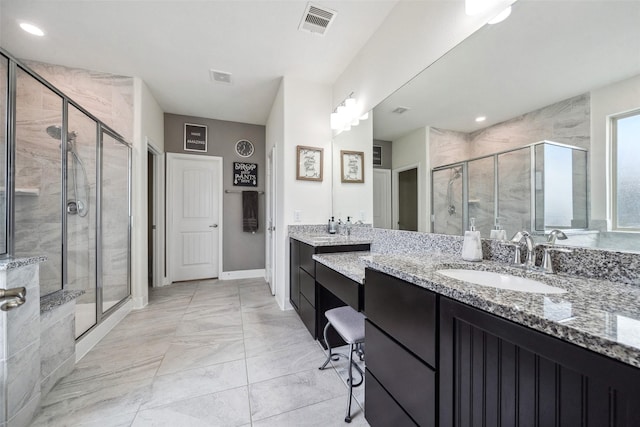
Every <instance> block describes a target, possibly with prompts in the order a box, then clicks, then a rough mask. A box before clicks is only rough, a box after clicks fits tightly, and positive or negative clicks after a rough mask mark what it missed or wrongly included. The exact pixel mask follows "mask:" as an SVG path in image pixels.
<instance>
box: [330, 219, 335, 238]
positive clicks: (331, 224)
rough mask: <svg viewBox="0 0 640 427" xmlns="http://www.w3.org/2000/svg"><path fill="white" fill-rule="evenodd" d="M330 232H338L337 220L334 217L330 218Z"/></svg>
mask: <svg viewBox="0 0 640 427" xmlns="http://www.w3.org/2000/svg"><path fill="white" fill-rule="evenodd" d="M329 234H336V222H335V221H334V220H333V217H331V219H330V220H329Z"/></svg>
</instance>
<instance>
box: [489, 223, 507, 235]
mask: <svg viewBox="0 0 640 427" xmlns="http://www.w3.org/2000/svg"><path fill="white" fill-rule="evenodd" d="M489 238H490V239H497V240H507V230H503V229H502V226H501V225H500V218H499V217H496V222H495V226H494V227H493V230H491V235H490V236H489Z"/></svg>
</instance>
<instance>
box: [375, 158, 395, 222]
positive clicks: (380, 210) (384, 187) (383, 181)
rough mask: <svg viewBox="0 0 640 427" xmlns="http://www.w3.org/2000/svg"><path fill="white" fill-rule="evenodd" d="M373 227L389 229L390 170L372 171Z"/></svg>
mask: <svg viewBox="0 0 640 427" xmlns="http://www.w3.org/2000/svg"><path fill="white" fill-rule="evenodd" d="M373 226H374V227H377V228H391V170H389V169H374V170H373Z"/></svg>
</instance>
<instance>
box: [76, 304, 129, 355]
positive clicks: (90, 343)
mask: <svg viewBox="0 0 640 427" xmlns="http://www.w3.org/2000/svg"><path fill="white" fill-rule="evenodd" d="M132 309H133V301H132V300H129V301H127V302H126V303H125V304H123V305H122V307H120V308H119V309H118V310H116V311H115V312H113V313H111V315H110V316H109V317H107V318H106V319H105V320H104V321H103V322H102V323H101V324H99V325H98V326H96V327H95V329H94V330H92V331H91V332H89V333H88V334H87V335H85V336H84V337H82V339H81V340H80V341H78V342H76V363H78V362H79V361H80V359H82V358H83V357H84V356H86V354H87V353H89V351H90V350H91V349H92V348H93V347H95V345H96V344H98V343H99V342H100V340H102V338H104V337H105V336H106V335H107V334H108V333H109V331H111V330H112V329H113V328H115V327H116V325H117V324H118V323H120V322H121V321H122V319H124V318H125V316H126V315H127V314H129V313H130V312H131V310H132Z"/></svg>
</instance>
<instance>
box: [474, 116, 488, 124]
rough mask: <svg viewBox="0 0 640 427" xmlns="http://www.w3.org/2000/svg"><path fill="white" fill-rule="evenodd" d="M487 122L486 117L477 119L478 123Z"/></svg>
mask: <svg viewBox="0 0 640 427" xmlns="http://www.w3.org/2000/svg"><path fill="white" fill-rule="evenodd" d="M485 120H487V118H486V117H485V116H480V117H476V122H478V123H480V122H484V121H485Z"/></svg>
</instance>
